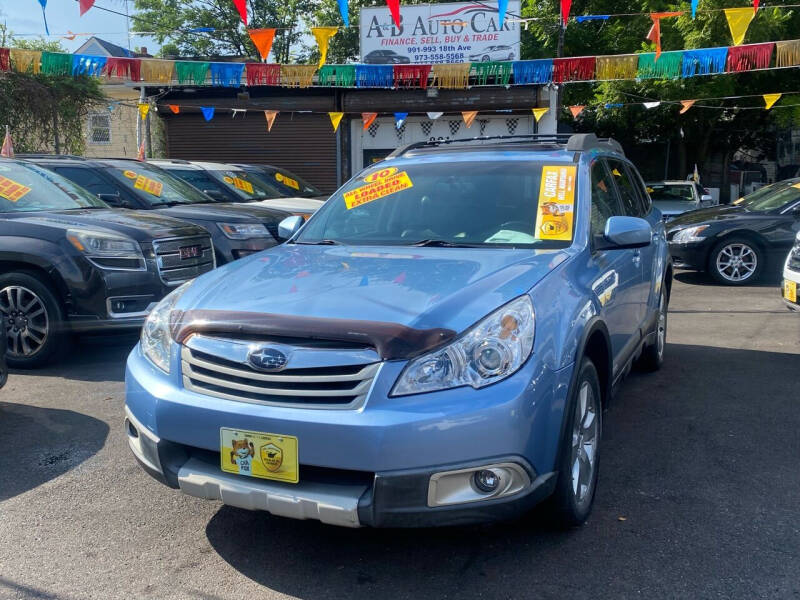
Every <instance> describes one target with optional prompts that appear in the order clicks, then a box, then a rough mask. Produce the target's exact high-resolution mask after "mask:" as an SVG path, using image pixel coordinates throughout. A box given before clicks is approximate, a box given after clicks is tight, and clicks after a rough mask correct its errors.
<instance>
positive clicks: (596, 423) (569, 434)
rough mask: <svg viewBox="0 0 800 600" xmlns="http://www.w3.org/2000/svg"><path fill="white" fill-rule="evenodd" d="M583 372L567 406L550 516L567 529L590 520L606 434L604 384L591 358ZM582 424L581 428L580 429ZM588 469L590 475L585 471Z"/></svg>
mask: <svg viewBox="0 0 800 600" xmlns="http://www.w3.org/2000/svg"><path fill="white" fill-rule="evenodd" d="M579 368H580V371H579V372H578V378H577V380H576V385H575V389H574V391H573V393H572V397H571V398H570V401H569V403H568V404H567V410H568V411H569V412H568V413H567V415H566V419H567V422H566V429H565V430H564V436H563V439H562V440H561V448H559V453H558V456H559V458H558V480H557V481H556V489H555V491H554V492H553V495H552V497H551V498H550V500H549V503H550V507H549V508H550V512H551V513H552V516H553V518H554V519H555V521H556V523H557V524H558V525H559V526H560V527H563V528H569V527H576V526H578V525H582V524H583V523H585V522H586V519H587V518H589V513H591V511H592V505H593V504H594V493H595V489H596V488H597V474H598V469H599V465H600V463H599V461H600V440H601V437H602V433H603V411H602V403H601V395H600V380H599V379H598V377H597V369H595V366H594V364H593V363H592V361H591V360H590V359H589V358H584V359H583V360H582V361H581V363H580V367H579ZM584 407H585V408H584ZM590 408H591V410H590ZM579 413H580V415H579ZM590 416H591V420H589V417H590ZM578 424H580V425H581V426H580V427H578ZM587 440H591V442H589V445H590V446H591V456H590V454H589V453H588V452H587V449H588V448H589V445H587ZM581 457H582V458H581ZM587 467H588V471H587V470H585V469H587ZM576 469H577V474H576V472H575V471H576Z"/></svg>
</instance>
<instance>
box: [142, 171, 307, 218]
mask: <svg viewBox="0 0 800 600" xmlns="http://www.w3.org/2000/svg"><path fill="white" fill-rule="evenodd" d="M149 162H150V164H154V165H156V166H158V167H161V168H162V169H164V170H165V171H168V172H169V173H170V174H171V175H174V176H175V177H178V178H180V179H182V180H183V181H185V182H186V183H189V184H191V185H193V186H194V187H196V188H197V189H200V190H203V192H204V193H206V194H208V195H209V196H211V197H212V198H214V199H215V200H220V201H222V202H250V203H258V204H260V205H262V206H266V207H268V208H276V209H278V210H284V211H288V212H290V213H293V214H300V215H302V216H303V217H306V218H307V217H308V216H309V215H311V213H313V212H314V211H315V210H317V209H318V208H319V207H320V206H322V202H320V201H317V200H308V199H306V198H298V197H294V198H293V197H289V196H287V195H286V194H285V193H284V191H283V190H282V189H279V188H278V186H277V185H275V184H273V181H270V180H268V179H266V178H265V177H263V176H258V175H256V174H254V173H252V172H249V171H247V170H246V169H243V168H242V167H241V166H239V165H229V164H226V163H215V162H197V161H194V162H189V161H185V160H180V159H163V160H151V161H149ZM276 183H277V182H276Z"/></svg>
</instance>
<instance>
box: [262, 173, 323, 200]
mask: <svg viewBox="0 0 800 600" xmlns="http://www.w3.org/2000/svg"><path fill="white" fill-rule="evenodd" d="M262 177H264V178H265V179H268V180H269V181H270V183H274V184H275V186H276V187H277V188H278V189H279V190H281V191H282V192H283V193H284V194H285V195H286V196H299V197H300V198H317V197H319V196H325V194H323V193H322V192H321V191H320V190H319V188H317V187H316V186H313V185H311V184H310V183H308V182H307V181H306V180H304V179H302V178H300V177H298V176H297V175H295V174H294V173H291V172H290V171H284V170H283V169H264V171H263V173H262Z"/></svg>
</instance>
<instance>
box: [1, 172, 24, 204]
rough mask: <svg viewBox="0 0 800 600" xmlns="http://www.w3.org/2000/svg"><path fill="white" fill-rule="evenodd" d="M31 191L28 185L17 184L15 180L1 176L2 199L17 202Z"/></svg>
mask: <svg viewBox="0 0 800 600" xmlns="http://www.w3.org/2000/svg"><path fill="white" fill-rule="evenodd" d="M30 191H31V188H29V187H28V186H27V185H22V184H21V183H17V182H16V181H14V180H13V179H9V178H8V177H3V176H2V175H0V198H5V199H6V200H10V201H11V202H16V201H17V200H19V199H20V198H22V197H23V196H24V195H25V194H27V193H28V192H30Z"/></svg>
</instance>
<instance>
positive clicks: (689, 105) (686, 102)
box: [679, 100, 697, 115]
mask: <svg viewBox="0 0 800 600" xmlns="http://www.w3.org/2000/svg"><path fill="white" fill-rule="evenodd" d="M695 102H697V100H681V106H683V108H681V112H680V113H679V114H681V115H682V114H683V113H685V112H686V111H687V110H689V109H690V108H692V106H693V105H694V103H695Z"/></svg>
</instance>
